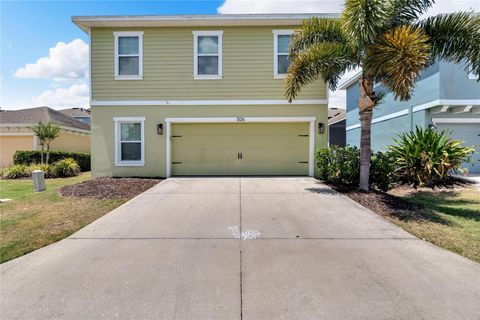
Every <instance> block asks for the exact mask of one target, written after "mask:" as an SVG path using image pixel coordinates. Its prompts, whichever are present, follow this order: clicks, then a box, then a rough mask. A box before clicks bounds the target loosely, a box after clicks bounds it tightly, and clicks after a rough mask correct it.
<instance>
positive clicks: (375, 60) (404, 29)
mask: <svg viewBox="0 0 480 320" xmlns="http://www.w3.org/2000/svg"><path fill="white" fill-rule="evenodd" d="M428 41H429V38H428V36H427V35H426V34H424V33H423V32H422V30H421V29H419V28H414V27H411V26H407V25H405V26H401V27H397V28H394V29H392V30H391V31H389V32H387V33H385V34H384V35H382V36H381V37H379V38H378V39H377V41H376V42H375V43H374V44H372V45H370V46H369V48H368V49H367V54H366V60H365V65H364V71H365V73H367V74H370V75H373V76H374V77H375V79H379V80H380V81H381V82H382V83H383V84H384V85H385V86H386V87H387V88H388V89H390V90H391V91H392V92H393V93H394V95H395V98H400V99H401V100H408V99H409V98H410V92H411V90H412V89H413V87H414V85H415V80H416V78H417V77H418V76H419V74H420V72H421V71H422V70H423V69H424V68H425V66H426V64H427V63H428V61H429V56H430V45H429V44H428Z"/></svg>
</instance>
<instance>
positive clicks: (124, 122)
mask: <svg viewBox="0 0 480 320" xmlns="http://www.w3.org/2000/svg"><path fill="white" fill-rule="evenodd" d="M114 121H115V136H116V140H117V141H116V154H115V156H116V163H117V165H143V164H144V161H145V160H144V121H145V119H144V118H115V119H114Z"/></svg>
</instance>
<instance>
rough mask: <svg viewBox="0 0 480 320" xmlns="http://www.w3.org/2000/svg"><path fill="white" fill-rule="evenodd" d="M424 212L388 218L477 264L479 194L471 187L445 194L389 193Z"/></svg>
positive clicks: (479, 258)
mask: <svg viewBox="0 0 480 320" xmlns="http://www.w3.org/2000/svg"><path fill="white" fill-rule="evenodd" d="M392 194H394V195H396V196H400V197H402V198H405V199H407V200H409V201H412V202H415V203H419V204H423V205H424V206H425V207H426V208H427V210H426V211H425V210H422V211H421V212H416V213H414V214H411V215H410V216H409V217H408V218H405V217H404V218H403V219H399V218H397V217H392V216H390V217H389V220H391V221H392V222H393V223H395V224H397V225H399V226H401V227H402V228H404V229H405V230H407V231H409V232H410V233H412V234H414V235H416V236H417V237H419V238H422V239H425V240H427V241H429V242H431V243H433V244H435V245H438V246H439V247H442V248H445V249H447V250H450V251H453V252H456V253H458V254H461V255H463V256H465V257H467V258H470V259H472V260H475V261H477V262H480V192H479V191H478V190H477V189H474V188H458V189H457V188H456V189H453V190H446V191H428V190H422V191H409V192H401V191H400V192H399V191H393V192H392Z"/></svg>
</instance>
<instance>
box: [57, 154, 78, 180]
mask: <svg viewBox="0 0 480 320" xmlns="http://www.w3.org/2000/svg"><path fill="white" fill-rule="evenodd" d="M51 171H52V173H53V175H54V176H55V177H58V178H67V177H73V176H78V175H79V174H80V166H79V165H78V163H77V162H75V160H73V159H72V158H66V159H62V160H60V161H57V162H55V163H54V164H53V165H52V170H51Z"/></svg>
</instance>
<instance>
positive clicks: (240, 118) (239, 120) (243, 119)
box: [237, 117, 245, 122]
mask: <svg viewBox="0 0 480 320" xmlns="http://www.w3.org/2000/svg"><path fill="white" fill-rule="evenodd" d="M241 121H245V118H244V117H237V122H241Z"/></svg>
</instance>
